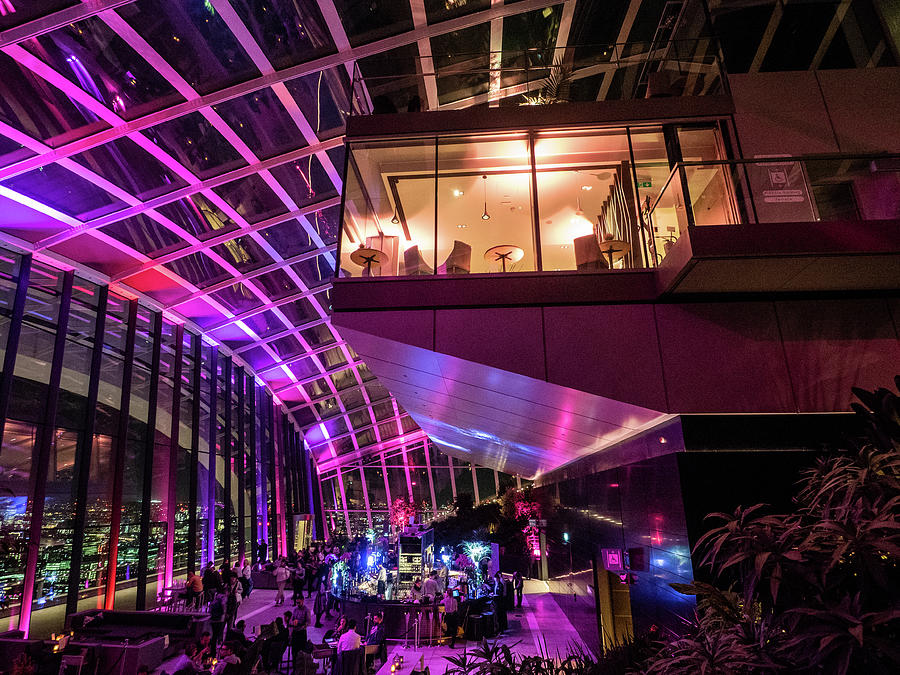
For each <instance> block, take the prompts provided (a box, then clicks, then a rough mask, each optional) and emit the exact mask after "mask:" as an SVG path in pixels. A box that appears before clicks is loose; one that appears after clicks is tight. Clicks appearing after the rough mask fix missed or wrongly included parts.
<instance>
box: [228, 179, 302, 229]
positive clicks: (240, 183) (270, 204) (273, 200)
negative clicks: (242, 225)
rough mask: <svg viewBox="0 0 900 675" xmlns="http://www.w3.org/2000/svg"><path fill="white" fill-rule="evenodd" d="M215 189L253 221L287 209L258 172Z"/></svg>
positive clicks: (275, 214)
mask: <svg viewBox="0 0 900 675" xmlns="http://www.w3.org/2000/svg"><path fill="white" fill-rule="evenodd" d="M214 189H215V192H216V194H218V195H219V196H220V197H222V199H224V200H225V201H226V202H228V204H229V206H231V208H233V209H234V210H235V211H237V212H238V214H239V215H240V216H241V217H242V218H245V219H246V220H247V221H248V222H251V223H257V222H259V221H260V220H264V219H266V218H270V217H272V216H277V215H279V214H281V213H284V212H285V211H287V207H286V206H285V205H284V202H283V201H281V199H280V198H279V197H278V195H276V194H275V193H274V192H273V191H272V188H270V187H269V186H268V185H266V183H265V181H264V180H263V179H262V178H260V177H259V175H258V174H254V175H252V176H248V177H247V178H240V179H238V180H236V181H232V182H231V183H226V184H225V185H223V186H221V187H217V188H214Z"/></svg>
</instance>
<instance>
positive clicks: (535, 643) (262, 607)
mask: <svg viewBox="0 0 900 675" xmlns="http://www.w3.org/2000/svg"><path fill="white" fill-rule="evenodd" d="M274 599H275V591H270V590H262V589H257V590H255V591H253V592H252V593H251V595H250V597H249V598H248V599H246V600H245V601H244V602H243V603H241V608H240V610H239V611H238V619H243V620H244V621H245V622H246V623H247V635H248V636H250V635H252V634H254V633H255V632H258V630H259V626H260V625H263V624H269V623H272V622H273V621H274V620H275V618H276V617H278V616H282V615H283V613H284V612H285V611H287V610H289V609H290V606H289V605H288V604H286V605H284V606H281V607H276V606H275V604H274ZM288 602H290V595H288ZM307 602H308V603H311V602H312V600H311V599H310V600H308V601H307ZM332 623H333V620H328V621H326V620H325V619H324V618H323V624H324V627H323V628H310V629H309V631H308V636H309V639H310V640H311V641H313V642H315V643H320V642H322V638H323V636H324V634H325V631H326V630H327V629H328V628H330V627H331V625H332ZM508 623H509V629H508V630H507V631H506V632H505V633H504V634H503V635H502V636H500V637H498V638H497V640H498V641H499V643H500V644H505V645H508V646H509V647H510V649H511V650H512V651H513V652H515V653H517V654H523V655H528V656H537V655H548V656H552V657H555V656H557V655H558V654H565V653H567V652H568V651H570V650H571V647H572V645H573V644H577V645H580V646H581V647H582V648H585V649H586V647H585V646H584V644H583V643H582V642H581V640H580V638H579V637H578V633H577V632H576V631H575V629H574V628H573V627H572V624H571V623H569V620H568V619H567V618H566V615H565V614H564V613H563V611H562V610H561V609H560V608H559V605H557V604H556V601H555V600H554V599H553V596H552V595H550V593H549V592H548V591H547V586H546V584H545V583H544V582H540V581H530V580H529V581H526V587H525V596H524V599H523V603H522V607H521V608H518V609H514V610H512V611H511V612H509V615H508ZM473 646H477V645H473V644H472V643H467V642H466V641H465V640H457V643H456V648H455V649H450V647H449V646H438V647H424V646H423V647H420V648H419V649H418V650H416V649H414V648H412V647H408V648H405V647H403V646H402V645H399V644H398V645H390V644H389V645H388V662H387V663H386V664H385V666H384V667H382V668H381V669H380V670H379V671H378V675H390V663H391V660H392V659H393V657H394V655H395V654H403V657H404V658H403V668H402V670H401V671H400V672H398V673H396V675H410V673H411V672H412V671H413V670H414V669H417V667H418V666H419V664H420V663H423V664H424V665H425V666H427V667H428V669H429V671H430V673H431V675H443V673H444V671H445V670H446V669H447V667H448V666H449V664H448V663H447V661H446V658H445V657H447V656H451V655H459V654H462V653H463V651H465V650H467V649H471V648H472V647H473ZM165 665H166V664H165V663H164V664H163V665H162V666H161V667H160V668H159V669H158V670H157V671H155V672H156V673H161V672H163V671H164V670H165Z"/></svg>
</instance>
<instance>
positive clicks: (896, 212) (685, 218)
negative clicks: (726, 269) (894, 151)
mask: <svg viewBox="0 0 900 675" xmlns="http://www.w3.org/2000/svg"><path fill="white" fill-rule="evenodd" d="M888 219H900V155H827V156H804V157H772V158H765V159H759V158H757V159H737V160H723V161H706V162H680V163H678V164H677V165H676V166H675V168H674V169H673V170H672V172H671V174H670V175H669V179H668V181H667V182H666V183H665V185H664V187H663V189H662V190H661V191H660V193H659V196H658V197H657V198H656V200H655V202H653V203H649V204H647V205H646V208H645V209H644V220H645V223H646V224H647V225H648V226H649V227H650V228H651V229H652V231H653V233H654V237H653V238H654V240H655V241H656V242H657V244H658V246H657V248H658V249H661V250H657V252H656V254H657V261H661V260H662V258H663V257H664V256H665V254H666V252H668V250H669V248H671V245H672V244H674V243H675V241H676V240H677V239H678V237H679V236H680V235H681V234H682V233H683V232H684V231H685V228H687V227H688V226H693V225H696V226H703V225H730V224H756V223H799V222H815V221H823V222H828V221H848V220H849V221H853V220H888ZM660 242H661V245H659V244H660Z"/></svg>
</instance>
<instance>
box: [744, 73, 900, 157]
mask: <svg viewBox="0 0 900 675" xmlns="http://www.w3.org/2000/svg"><path fill="white" fill-rule="evenodd" d="M728 81H729V83H730V85H731V91H732V96H733V97H734V107H735V112H734V121H735V125H736V127H737V132H738V138H739V140H740V144H741V149H742V151H743V154H744V156H745V157H754V156H755V155H772V154H790V155H805V154H817V153H829V152H850V153H852V152H859V153H866V152H900V84H898V83H900V68H870V69H857V70H820V71H792V72H775V73H748V74H736V75H729V77H728Z"/></svg>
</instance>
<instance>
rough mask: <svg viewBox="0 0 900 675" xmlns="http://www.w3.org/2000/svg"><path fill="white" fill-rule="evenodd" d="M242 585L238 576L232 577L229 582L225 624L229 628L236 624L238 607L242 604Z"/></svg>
mask: <svg viewBox="0 0 900 675" xmlns="http://www.w3.org/2000/svg"><path fill="white" fill-rule="evenodd" d="M242 599H243V598H242V597H241V585H240V583H238V580H237V577H232V579H231V581H230V582H229V584H228V591H227V596H226V598H225V625H226V626H228V627H229V628H230V627H231V626H233V625H234V620H235V619H236V618H237V612H238V608H239V607H240V606H241V600H242Z"/></svg>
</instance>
